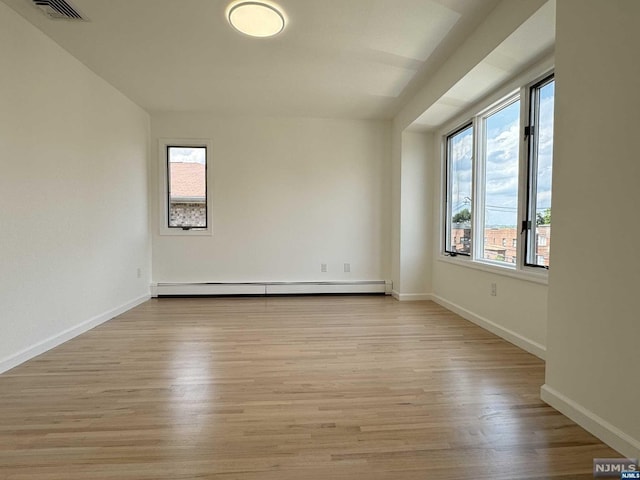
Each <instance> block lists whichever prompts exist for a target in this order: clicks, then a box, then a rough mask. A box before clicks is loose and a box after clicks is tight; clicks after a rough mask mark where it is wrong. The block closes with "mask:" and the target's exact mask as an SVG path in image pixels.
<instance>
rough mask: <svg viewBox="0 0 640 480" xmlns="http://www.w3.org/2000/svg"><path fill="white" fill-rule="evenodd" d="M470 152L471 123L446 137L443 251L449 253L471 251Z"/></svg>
mask: <svg viewBox="0 0 640 480" xmlns="http://www.w3.org/2000/svg"><path fill="white" fill-rule="evenodd" d="M472 154H473V128H472V126H471V124H468V125H465V126H464V127H462V128H460V129H458V130H457V131H455V132H453V133H452V134H450V135H448V136H447V138H446V168H447V176H446V191H447V193H446V212H447V213H446V215H447V217H446V227H445V251H446V252H448V253H450V254H460V255H470V253H471V215H472V210H471V194H472V191H473V167H472V163H473V162H472ZM457 238H460V242H456V241H455V240H456V239H457Z"/></svg>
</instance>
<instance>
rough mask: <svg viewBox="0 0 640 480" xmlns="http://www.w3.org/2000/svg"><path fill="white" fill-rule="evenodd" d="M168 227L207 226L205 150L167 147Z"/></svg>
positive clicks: (200, 148) (202, 148)
mask: <svg viewBox="0 0 640 480" xmlns="http://www.w3.org/2000/svg"><path fill="white" fill-rule="evenodd" d="M167 169H168V172H167V173H168V175H167V178H168V181H169V202H168V208H169V227H176V228H206V227H207V175H206V171H207V149H206V147H179V146H169V147H167Z"/></svg>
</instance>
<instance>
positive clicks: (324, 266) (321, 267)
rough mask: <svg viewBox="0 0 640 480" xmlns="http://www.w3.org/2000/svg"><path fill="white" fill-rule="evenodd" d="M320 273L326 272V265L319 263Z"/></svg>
mask: <svg viewBox="0 0 640 480" xmlns="http://www.w3.org/2000/svg"><path fill="white" fill-rule="evenodd" d="M320 271H321V272H324V273H326V271H327V264H326V263H321V264H320Z"/></svg>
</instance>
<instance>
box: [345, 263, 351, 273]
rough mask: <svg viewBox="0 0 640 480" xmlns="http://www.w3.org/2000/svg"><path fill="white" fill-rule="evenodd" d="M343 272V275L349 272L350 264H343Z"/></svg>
mask: <svg viewBox="0 0 640 480" xmlns="http://www.w3.org/2000/svg"><path fill="white" fill-rule="evenodd" d="M344 271H345V273H349V272H351V264H350V263H345V264H344Z"/></svg>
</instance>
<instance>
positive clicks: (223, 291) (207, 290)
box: [151, 280, 392, 297]
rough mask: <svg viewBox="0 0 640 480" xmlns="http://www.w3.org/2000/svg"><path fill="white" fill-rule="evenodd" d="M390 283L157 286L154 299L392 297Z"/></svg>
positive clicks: (270, 283) (153, 291)
mask: <svg viewBox="0 0 640 480" xmlns="http://www.w3.org/2000/svg"><path fill="white" fill-rule="evenodd" d="M391 290H392V284H391V282H390V281H385V280H373V281H360V282H256V283H158V284H154V285H152V286H151V296H153V297H162V296H180V295H184V296H192V295H295V294H300V295H304V294H307V295H309V294H323V293H324V294H327V293H383V294H387V295H390V294H391Z"/></svg>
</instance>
